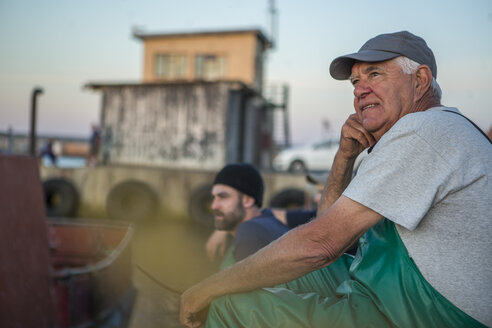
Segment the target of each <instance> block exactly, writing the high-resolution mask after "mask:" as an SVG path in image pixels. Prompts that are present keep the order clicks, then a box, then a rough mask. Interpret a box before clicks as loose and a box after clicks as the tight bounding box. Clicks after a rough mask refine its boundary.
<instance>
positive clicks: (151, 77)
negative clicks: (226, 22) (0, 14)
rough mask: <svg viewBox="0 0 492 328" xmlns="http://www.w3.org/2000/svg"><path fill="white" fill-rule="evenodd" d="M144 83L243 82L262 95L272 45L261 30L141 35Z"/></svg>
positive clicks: (137, 36)
mask: <svg viewBox="0 0 492 328" xmlns="http://www.w3.org/2000/svg"><path fill="white" fill-rule="evenodd" d="M134 36H135V37H136V38H138V39H140V40H142V41H143V46H144V60H143V81H144V82H162V81H177V80H182V81H197V80H202V81H217V80H234V81H241V82H243V83H244V84H246V85H247V86H248V87H250V88H253V89H255V90H258V91H260V92H261V90H262V87H263V71H264V69H263V66H264V56H265V52H266V50H267V49H269V48H270V47H271V42H270V41H269V40H268V39H267V38H266V37H265V36H264V35H263V33H262V32H261V31H260V30H256V29H246V30H227V31H200V32H188V33H153V34H151V33H141V32H135V33H134Z"/></svg>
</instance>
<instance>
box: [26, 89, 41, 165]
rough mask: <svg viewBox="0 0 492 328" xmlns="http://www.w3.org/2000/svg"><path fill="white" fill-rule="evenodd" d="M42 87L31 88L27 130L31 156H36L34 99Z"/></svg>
mask: <svg viewBox="0 0 492 328" xmlns="http://www.w3.org/2000/svg"><path fill="white" fill-rule="evenodd" d="M43 92H44V91H43V89H42V88H39V87H36V88H34V89H33V90H32V97H31V129H30V131H29V153H30V154H31V156H36V110H37V109H36V107H37V104H36V99H37V96H38V95H40V94H43Z"/></svg>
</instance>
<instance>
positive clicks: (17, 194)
mask: <svg viewBox="0 0 492 328" xmlns="http://www.w3.org/2000/svg"><path fill="white" fill-rule="evenodd" d="M0 181H1V183H0V259H2V264H1V265H0V327H23V328H24V327H25V328H29V327H40V328H43V327H47V328H48V327H49V328H52V327H56V321H55V320H56V319H55V304H54V301H53V298H52V295H53V293H54V291H53V288H52V286H51V276H50V261H49V247H48V234H47V227H46V220H45V214H44V213H45V210H44V206H43V204H44V200H43V194H42V190H41V181H40V178H39V174H38V167H37V161H36V160H35V159H34V158H31V157H27V156H9V155H0Z"/></svg>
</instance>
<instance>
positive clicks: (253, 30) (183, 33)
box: [133, 28, 272, 47]
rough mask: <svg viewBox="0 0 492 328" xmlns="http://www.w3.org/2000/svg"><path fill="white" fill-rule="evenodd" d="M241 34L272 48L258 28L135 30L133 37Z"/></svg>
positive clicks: (144, 38) (143, 38) (152, 37)
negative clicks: (159, 31) (249, 35)
mask: <svg viewBox="0 0 492 328" xmlns="http://www.w3.org/2000/svg"><path fill="white" fill-rule="evenodd" d="M243 33H254V34H256V35H257V37H258V38H259V39H260V40H261V41H262V42H263V43H264V44H265V45H266V46H267V47H271V46H272V42H271V41H270V40H269V39H268V38H267V37H266V36H265V34H263V32H262V31H261V30H260V29H258V28H249V29H228V30H196V31H181V32H162V33H147V32H142V31H139V30H135V31H134V32H133V36H134V37H135V38H137V39H141V40H147V39H155V38H174V37H192V36H197V35H221V34H243Z"/></svg>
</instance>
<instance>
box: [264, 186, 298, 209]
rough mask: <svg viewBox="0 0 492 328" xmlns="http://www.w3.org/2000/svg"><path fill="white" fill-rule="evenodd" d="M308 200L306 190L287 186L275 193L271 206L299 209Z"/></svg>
mask: <svg viewBox="0 0 492 328" xmlns="http://www.w3.org/2000/svg"><path fill="white" fill-rule="evenodd" d="M305 202H306V195H305V193H304V190H301V189H297V188H287V189H284V190H282V191H280V192H278V193H277V194H275V195H274V196H273V197H272V198H271V200H270V204H269V206H270V207H272V208H286V209H298V208H303V207H304V205H305Z"/></svg>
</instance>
